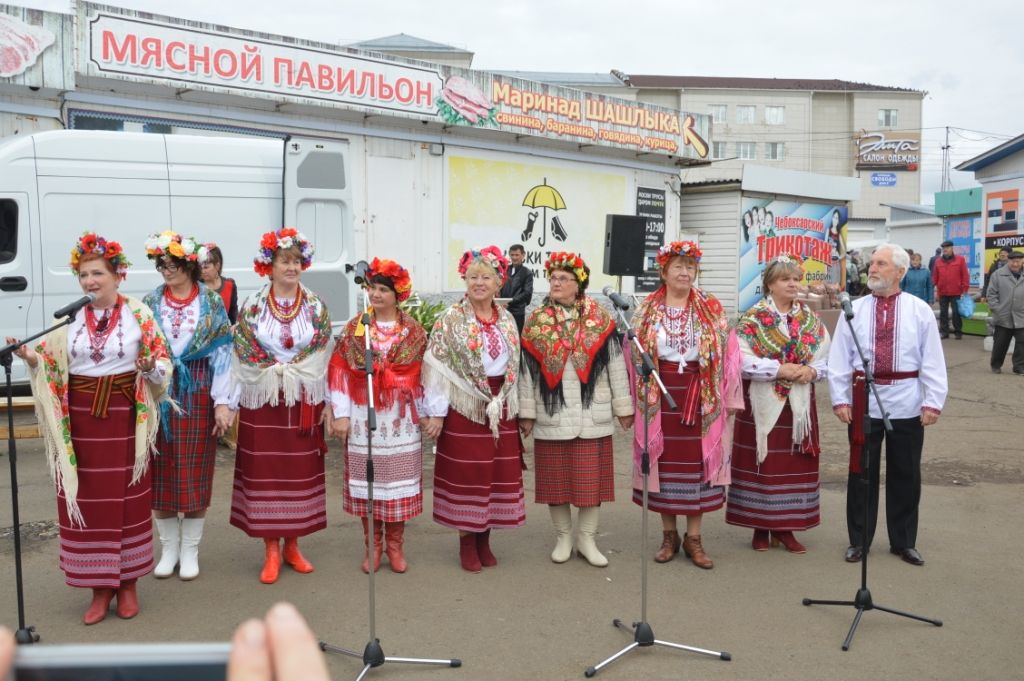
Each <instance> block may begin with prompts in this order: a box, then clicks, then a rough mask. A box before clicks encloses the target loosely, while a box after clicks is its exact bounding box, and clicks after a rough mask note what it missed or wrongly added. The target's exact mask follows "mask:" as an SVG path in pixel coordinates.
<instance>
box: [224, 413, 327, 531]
mask: <svg viewBox="0 0 1024 681" xmlns="http://www.w3.org/2000/svg"><path fill="white" fill-rule="evenodd" d="M300 411H301V405H300V404H294V405H292V406H291V407H286V406H284V404H283V402H281V403H279V404H278V406H276V407H271V406H269V405H264V406H262V407H260V408H259V409H246V408H245V407H242V409H241V410H240V411H239V423H238V449H237V451H236V453H235V483H234V493H233V495H232V497H231V524H232V525H234V526H235V527H237V528H239V529H241V530H242V531H243V532H245V533H246V534H248V535H249V536H250V537H303V536H305V535H307V534H312V533H313V532H316V531H317V530H322V529H324V528H325V527H327V494H326V486H325V482H324V453H326V451H327V445H326V444H325V442H324V433H323V426H317V427H316V428H314V429H313V432H312V434H309V435H304V434H302V432H300V430H299V419H300Z"/></svg>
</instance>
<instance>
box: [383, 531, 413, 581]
mask: <svg viewBox="0 0 1024 681" xmlns="http://www.w3.org/2000/svg"><path fill="white" fill-rule="evenodd" d="M384 538H385V539H386V540H387V543H388V545H387V548H386V549H385V551H387V553H388V563H390V564H391V571H392V572H397V573H399V574H402V573H403V572H405V571H406V569H407V568H408V567H409V565H408V563H406V562H405V554H404V553H403V552H402V544H404V543H405V522H399V523H387V524H385V525H384Z"/></svg>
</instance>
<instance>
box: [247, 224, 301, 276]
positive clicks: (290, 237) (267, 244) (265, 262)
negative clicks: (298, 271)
mask: <svg viewBox="0 0 1024 681" xmlns="http://www.w3.org/2000/svg"><path fill="white" fill-rule="evenodd" d="M288 248H298V249H299V253H301V254H302V269H303V270H305V269H306V268H308V267H309V266H310V265H312V264H313V244H312V243H311V242H310V240H309V239H307V238H306V235H305V234H303V233H302V232H300V231H299V230H297V229H295V228H294V227H284V228H282V229H279V230H277V231H276V232H267V233H266V234H264V235H263V238H262V239H260V250H259V251H257V252H256V257H255V258H253V259H252V262H253V269H254V270H256V274H258V275H260V276H261V277H266V276H269V275H270V273H271V272H272V271H273V269H274V253H275V252H277V251H278V250H280V249H288Z"/></svg>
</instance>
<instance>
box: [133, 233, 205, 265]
mask: <svg viewBox="0 0 1024 681" xmlns="http://www.w3.org/2000/svg"><path fill="white" fill-rule="evenodd" d="M146 257H147V258H149V259H150V260H159V259H160V258H164V257H171V258H178V259H179V260H187V261H189V262H198V261H199V243H198V242H196V240H195V238H194V237H190V236H182V235H180V234H178V233H177V232H174V231H172V230H169V229H168V230H166V231H163V232H160V233H159V234H153V235H150V237H149V238H148V239H146Z"/></svg>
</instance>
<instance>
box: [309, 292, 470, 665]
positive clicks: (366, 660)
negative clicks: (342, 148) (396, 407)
mask: <svg viewBox="0 0 1024 681" xmlns="http://www.w3.org/2000/svg"><path fill="white" fill-rule="evenodd" d="M365 299H366V298H365V295H364V300H365ZM364 309H366V310H367V311H366V312H364V313H363V318H362V326H363V335H364V338H365V341H366V350H365V355H364V365H363V366H364V371H365V372H366V508H367V517H366V522H367V532H368V535H367V556H368V562H369V564H368V567H369V569H368V570H367V574H368V575H369V595H370V638H369V641H368V642H367V643H366V647H365V648H363V652H362V653H361V654H360V653H359V652H358V651H355V650H349V649H347V648H341V647H339V646H336V645H332V644H330V643H327V642H325V641H320V649H321V650H323V651H324V652H326V653H339V654H341V655H347V656H348V657H355V658H360V659H362V661H363V669H362V671H360V672H359V675H358V676H357V677H356V681H362V679H363V678H364V677H366V675H367V674H368V673H369V671H370V670H371V669H373V668H374V667H380V666H381V665H383V664H384V663H385V662H395V663H402V664H431V665H443V666H446V667H461V666H462V660H459V659H450V660H434V659H427V658H418V657H388V656H385V655H384V649H383V648H382V647H381V645H380V639H378V638H377V604H376V598H375V594H376V586H375V579H374V574H375V572H376V569H375V567H376V566H375V565H374V556H373V551H374V548H375V547H371V543H372V542H373V541H376V537H375V536H374V535H375V534H376V531H375V528H374V512H373V478H374V475H373V432H374V431H375V430H377V411H376V409H375V408H374V399H373V344H372V342H371V341H370V313H369V309H370V306H369V304H368V302H367V304H366V306H365V308H364ZM371 537H372V538H371ZM381 541H383V537H382V538H381Z"/></svg>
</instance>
